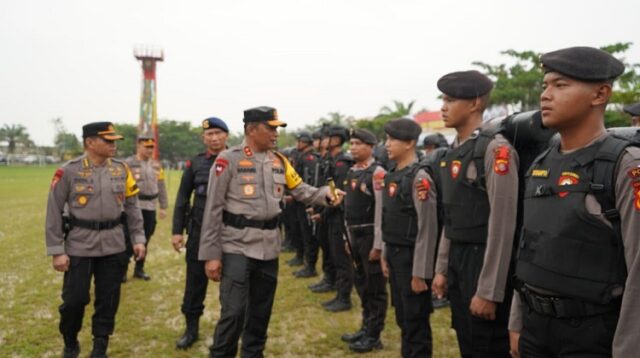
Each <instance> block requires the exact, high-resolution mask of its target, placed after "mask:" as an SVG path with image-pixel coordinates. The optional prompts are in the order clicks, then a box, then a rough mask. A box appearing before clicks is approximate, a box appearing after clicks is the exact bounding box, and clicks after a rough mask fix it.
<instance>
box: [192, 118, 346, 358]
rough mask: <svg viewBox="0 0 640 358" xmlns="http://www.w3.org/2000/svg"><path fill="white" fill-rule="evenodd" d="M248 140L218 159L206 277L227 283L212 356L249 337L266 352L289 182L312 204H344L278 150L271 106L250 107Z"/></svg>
mask: <svg viewBox="0 0 640 358" xmlns="http://www.w3.org/2000/svg"><path fill="white" fill-rule="evenodd" d="M244 123H245V139H244V141H243V142H242V144H240V145H238V146H234V147H232V148H229V149H228V150H226V151H224V152H222V153H220V155H218V157H217V158H216V161H215V164H214V168H213V170H212V171H211V174H210V177H209V187H208V190H207V203H206V205H205V212H204V219H203V223H202V233H201V236H200V251H199V256H198V257H199V259H201V260H206V261H207V262H206V264H205V270H206V274H207V276H208V277H209V278H210V279H212V280H214V281H221V284H220V303H221V305H222V309H221V313H220V320H219V321H218V324H217V326H216V329H215V333H214V339H213V345H212V346H211V348H210V355H211V356H212V357H222V356H224V357H233V356H235V355H236V353H237V350H238V340H239V338H240V336H241V335H242V356H252V357H253V356H262V355H263V350H264V346H265V343H266V340H267V328H268V325H269V319H270V316H271V309H272V306H273V299H274V296H275V291H276V282H277V278H278V254H279V252H280V230H279V227H278V215H279V214H280V211H281V209H280V202H281V201H282V199H283V196H284V191H285V188H286V189H289V191H290V192H291V195H292V196H293V197H294V198H295V199H296V200H299V201H302V202H304V203H305V204H307V205H309V204H317V205H329V203H328V202H327V200H333V199H334V198H335V200H333V204H334V205H339V204H340V202H341V197H342V195H343V194H344V192H339V191H338V192H337V193H336V194H335V196H334V194H332V193H330V190H329V188H327V187H324V188H320V189H318V188H315V187H312V186H309V185H308V184H305V183H303V182H302V179H301V178H300V176H299V175H298V174H297V173H296V172H295V170H294V169H293V167H291V164H290V163H289V161H288V160H287V159H286V158H285V157H284V156H283V155H281V154H280V153H277V152H275V151H274V148H275V147H276V141H277V139H278V131H277V129H278V127H281V126H285V125H286V123H284V122H282V121H280V120H279V119H278V115H277V112H276V110H275V109H274V108H271V107H257V108H251V109H248V110H246V111H244Z"/></svg>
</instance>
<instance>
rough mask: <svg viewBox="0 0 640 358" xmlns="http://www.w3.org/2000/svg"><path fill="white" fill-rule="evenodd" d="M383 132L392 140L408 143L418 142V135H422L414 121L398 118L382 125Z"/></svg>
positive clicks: (420, 129)
mask: <svg viewBox="0 0 640 358" xmlns="http://www.w3.org/2000/svg"><path fill="white" fill-rule="evenodd" d="M384 132H385V133H387V134H388V135H389V136H390V137H392V138H395V139H399V140H403V141H410V140H418V138H419V137H420V133H422V128H421V127H420V125H419V124H418V123H416V121H414V120H411V119H407V118H400V119H396V120H393V121H391V122H387V123H386V124H385V125H384Z"/></svg>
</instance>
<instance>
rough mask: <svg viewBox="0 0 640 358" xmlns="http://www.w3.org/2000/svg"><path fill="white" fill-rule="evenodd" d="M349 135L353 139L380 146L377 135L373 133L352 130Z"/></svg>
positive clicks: (359, 129) (356, 129) (360, 129)
mask: <svg viewBox="0 0 640 358" xmlns="http://www.w3.org/2000/svg"><path fill="white" fill-rule="evenodd" d="M349 135H350V136H351V138H356V139H360V140H361V141H362V142H364V143H366V144H369V145H376V144H378V138H376V135H375V134H373V133H371V131H369V130H367V129H362V128H351V129H350V130H349Z"/></svg>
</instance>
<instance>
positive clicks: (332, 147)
mask: <svg viewBox="0 0 640 358" xmlns="http://www.w3.org/2000/svg"><path fill="white" fill-rule="evenodd" d="M328 132H329V133H328V134H329V147H328V148H329V150H328V156H327V157H326V162H325V164H324V170H325V172H324V176H325V181H327V182H328V181H329V180H333V181H334V183H335V185H336V187H337V188H339V189H340V190H343V189H344V187H345V181H346V178H347V173H348V172H349V168H351V166H352V165H353V159H351V157H350V156H349V155H348V154H347V153H345V152H344V151H343V149H342V146H343V144H344V143H345V142H346V141H347V140H348V139H349V132H348V131H347V129H346V128H345V127H343V126H338V125H335V126H331V127H329V131H328ZM322 221H323V222H324V223H326V225H327V229H326V230H327V241H328V244H329V251H330V259H331V260H332V262H333V265H334V267H335V270H336V276H335V277H336V281H335V285H336V290H337V293H336V296H335V297H334V298H333V299H331V300H329V301H326V302H323V303H322V306H323V307H324V308H325V309H326V310H327V311H329V312H341V311H347V310H350V309H351V289H352V288H353V266H352V264H351V259H350V258H349V255H348V254H347V251H346V250H345V246H344V234H345V232H344V211H343V209H342V208H341V207H332V208H326V209H324V211H323V212H322Z"/></svg>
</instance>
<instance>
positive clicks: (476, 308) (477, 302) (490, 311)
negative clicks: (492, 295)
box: [469, 295, 496, 321]
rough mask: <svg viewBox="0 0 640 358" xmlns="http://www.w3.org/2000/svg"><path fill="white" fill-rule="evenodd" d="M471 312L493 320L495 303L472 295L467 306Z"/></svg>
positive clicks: (479, 316)
mask: <svg viewBox="0 0 640 358" xmlns="http://www.w3.org/2000/svg"><path fill="white" fill-rule="evenodd" d="M469 310H470V311H471V314H472V315H474V316H476V317H478V318H482V319H486V320H489V321H493V320H495V319H496V303H495V302H491V301H489V300H485V299H484V298H482V297H479V296H478V295H475V296H473V298H472V299H471V305H470V306H469Z"/></svg>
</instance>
